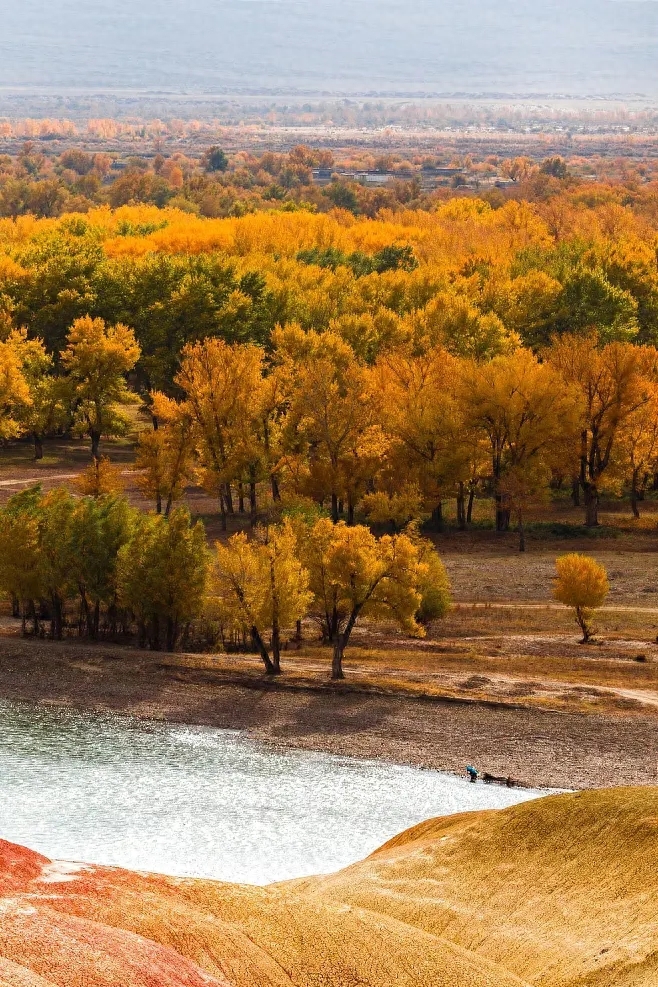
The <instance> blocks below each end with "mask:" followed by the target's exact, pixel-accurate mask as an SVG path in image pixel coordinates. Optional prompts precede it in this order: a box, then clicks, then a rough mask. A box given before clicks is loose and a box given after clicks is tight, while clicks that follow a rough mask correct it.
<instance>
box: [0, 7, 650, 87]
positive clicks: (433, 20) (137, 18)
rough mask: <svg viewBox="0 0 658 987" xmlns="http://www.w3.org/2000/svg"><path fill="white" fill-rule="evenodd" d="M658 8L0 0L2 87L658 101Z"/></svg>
mask: <svg viewBox="0 0 658 987" xmlns="http://www.w3.org/2000/svg"><path fill="white" fill-rule="evenodd" d="M657 56H658V2H654V0H645V2H641V0H469V2H463V0H0V86H2V87H5V88H7V87H21V88H29V89H39V88H49V89H54V90H57V91H61V90H63V89H69V88H79V89H84V90H100V89H110V90H125V89H138V90H150V91H153V90H155V91H171V92H190V93H199V92H226V91H229V92H249V91H269V92H273V93H274V92H309V93H322V92H325V93H336V94H345V93H369V92H379V93H382V92H388V93H400V94H410V93H446V94H448V93H449V94H455V93H464V94H494V93H501V94H502V93H504V94H531V93H536V94H543V95H548V94H551V95H558V94H566V95H597V94H602V95H613V94H620V95H629V94H633V93H641V94H645V95H648V96H658V57H657Z"/></svg>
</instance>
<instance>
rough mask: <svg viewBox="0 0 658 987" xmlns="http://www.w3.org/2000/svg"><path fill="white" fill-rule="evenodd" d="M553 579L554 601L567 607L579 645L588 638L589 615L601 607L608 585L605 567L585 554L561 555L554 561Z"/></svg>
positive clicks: (590, 621)
mask: <svg viewBox="0 0 658 987" xmlns="http://www.w3.org/2000/svg"><path fill="white" fill-rule="evenodd" d="M555 566H556V569H557V578H556V580H555V585H554V588H553V595H554V596H555V599H556V600H559V602H560V603H563V604H564V605H565V607H571V608H572V609H573V610H574V612H575V615H576V620H577V622H578V626H579V627H580V629H581V631H582V632H583V639H582V641H581V644H587V642H588V641H590V640H591V639H592V634H593V629H592V615H593V612H594V611H595V610H597V609H598V608H599V607H601V606H603V604H604V603H605V598H606V596H607V595H608V591H609V589H610V585H609V583H608V575H607V573H606V571H605V568H604V567H603V566H602V565H599V563H598V562H596V561H595V560H594V559H592V558H590V557H589V556H588V555H578V554H577V553H575V552H574V553H572V554H571V555H562V556H561V557H560V558H559V559H557V560H556V562H555Z"/></svg>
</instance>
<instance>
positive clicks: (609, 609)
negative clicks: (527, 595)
mask: <svg viewBox="0 0 658 987" xmlns="http://www.w3.org/2000/svg"><path fill="white" fill-rule="evenodd" d="M455 602H456V605H457V606H458V607H459V608H460V609H462V610H468V609H470V610H559V611H560V612H562V613H564V612H565V610H566V609H567V608H565V607H564V606H563V605H562V604H561V603H497V602H495V601H492V602H491V603H469V602H467V603H462V602H461V601H459V600H457V601H455ZM596 612H597V613H646V614H657V613H658V607H629V606H625V605H623V604H619V605H618V606H605V607H599V608H598V609H597V611H596Z"/></svg>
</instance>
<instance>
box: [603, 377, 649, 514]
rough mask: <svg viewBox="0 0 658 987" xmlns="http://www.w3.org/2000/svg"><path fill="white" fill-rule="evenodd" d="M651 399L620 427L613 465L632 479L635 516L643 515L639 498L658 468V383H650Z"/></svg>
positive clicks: (624, 475)
mask: <svg viewBox="0 0 658 987" xmlns="http://www.w3.org/2000/svg"><path fill="white" fill-rule="evenodd" d="M647 389H648V393H649V400H648V401H647V402H646V403H645V404H643V405H641V407H639V408H637V409H636V410H635V411H634V412H632V413H631V414H630V415H628V417H627V418H626V419H625V420H624V422H623V423H622V425H621V426H620V428H619V435H618V441H617V443H616V446H615V452H616V455H615V457H614V459H615V462H614V466H613V469H616V470H617V471H618V472H620V473H621V475H622V477H623V479H624V480H625V481H627V482H628V484H629V487H630V493H631V509H632V511H633V516H634V517H636V518H639V516H640V509H639V506H638V504H639V501H640V500H641V499H642V498H643V496H644V491H645V488H646V485H647V481H648V479H649V477H650V476H651V475H652V474H655V472H656V469H657V468H658V386H657V385H656V384H655V383H654V382H650V383H649V384H648V388H647Z"/></svg>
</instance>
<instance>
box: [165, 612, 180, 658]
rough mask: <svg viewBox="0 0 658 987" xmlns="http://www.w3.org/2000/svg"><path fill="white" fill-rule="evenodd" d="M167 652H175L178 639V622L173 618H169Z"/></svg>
mask: <svg viewBox="0 0 658 987" xmlns="http://www.w3.org/2000/svg"><path fill="white" fill-rule="evenodd" d="M166 634H167V651H173V650H174V648H175V647H176V639H177V638H178V622H177V621H176V620H173V619H172V618H171V617H167V631H166Z"/></svg>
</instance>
